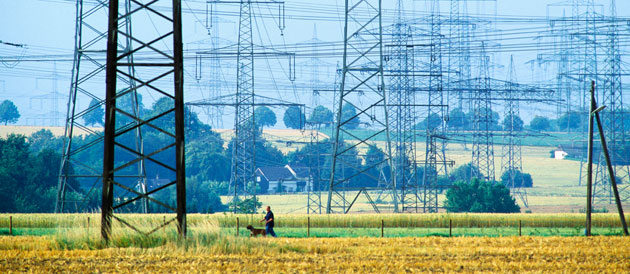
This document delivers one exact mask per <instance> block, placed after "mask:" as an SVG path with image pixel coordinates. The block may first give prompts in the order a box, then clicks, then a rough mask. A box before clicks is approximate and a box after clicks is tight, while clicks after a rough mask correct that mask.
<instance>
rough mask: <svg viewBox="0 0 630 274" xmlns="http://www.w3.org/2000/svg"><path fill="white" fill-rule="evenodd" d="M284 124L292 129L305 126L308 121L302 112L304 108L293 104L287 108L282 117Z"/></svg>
mask: <svg viewBox="0 0 630 274" xmlns="http://www.w3.org/2000/svg"><path fill="white" fill-rule="evenodd" d="M282 121H284V125H285V126H286V127H288V128H292V129H302V128H304V122H306V116H305V115H304V113H303V112H302V109H301V108H300V107H298V106H292V107H289V108H287V110H286V111H285V112H284V117H282Z"/></svg>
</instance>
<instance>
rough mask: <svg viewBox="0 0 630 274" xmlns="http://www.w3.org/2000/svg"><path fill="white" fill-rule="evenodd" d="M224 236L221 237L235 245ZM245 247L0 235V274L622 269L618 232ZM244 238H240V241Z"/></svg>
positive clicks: (627, 264) (628, 253) (627, 265)
mask: <svg viewBox="0 0 630 274" xmlns="http://www.w3.org/2000/svg"><path fill="white" fill-rule="evenodd" d="M233 241H234V240H233V239H232V240H228V241H226V242H225V243H226V244H228V245H229V244H230V243H234V242H233ZM244 241H246V246H247V248H246V249H244V248H241V249H221V248H216V246H213V247H207V248H206V247H203V246H196V247H190V248H184V247H182V246H176V245H173V244H171V245H167V246H163V247H159V248H150V249H140V248H105V249H98V250H56V249H51V248H50V247H49V246H47V245H46V241H45V240H44V239H42V237H15V238H11V237H7V236H4V237H0V273H18V272H19V273H24V272H27V273H61V272H63V273H305V272H309V273H402V272H458V273H472V272H495V273H496V272H499V273H543V272H548V273H623V272H627V271H628V269H630V260H628V258H630V244H629V243H628V240H627V239H625V238H621V237H593V238H585V237H572V238H560V237H504V238H467V237H457V238H440V237H425V238H389V239H381V238H334V239H330V238H327V239H313V238H311V239H286V238H282V239H281V238H278V239H245V240H244ZM241 244H244V243H241Z"/></svg>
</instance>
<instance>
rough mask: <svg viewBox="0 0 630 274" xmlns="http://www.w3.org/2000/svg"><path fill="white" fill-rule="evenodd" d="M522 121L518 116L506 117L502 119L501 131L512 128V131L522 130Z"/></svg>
mask: <svg viewBox="0 0 630 274" xmlns="http://www.w3.org/2000/svg"><path fill="white" fill-rule="evenodd" d="M523 124H524V123H523V120H522V119H521V117H518V115H514V114H511V115H508V116H506V117H505V118H503V130H506V131H507V130H510V128H512V129H513V130H514V131H521V130H523Z"/></svg>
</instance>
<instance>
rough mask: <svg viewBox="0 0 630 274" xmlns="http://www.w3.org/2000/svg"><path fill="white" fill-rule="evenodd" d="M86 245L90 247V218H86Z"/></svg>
mask: <svg viewBox="0 0 630 274" xmlns="http://www.w3.org/2000/svg"><path fill="white" fill-rule="evenodd" d="M87 243H88V246H89V245H90V216H88V217H87Z"/></svg>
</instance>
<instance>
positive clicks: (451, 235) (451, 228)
mask: <svg viewBox="0 0 630 274" xmlns="http://www.w3.org/2000/svg"><path fill="white" fill-rule="evenodd" d="M448 236H449V237H453V220H452V219H448Z"/></svg>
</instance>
